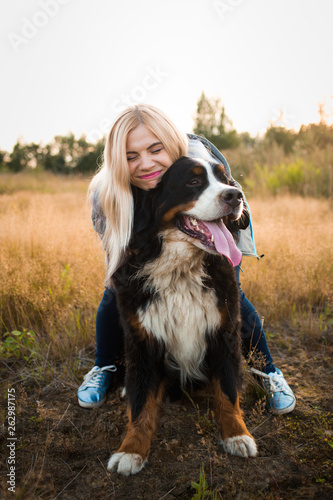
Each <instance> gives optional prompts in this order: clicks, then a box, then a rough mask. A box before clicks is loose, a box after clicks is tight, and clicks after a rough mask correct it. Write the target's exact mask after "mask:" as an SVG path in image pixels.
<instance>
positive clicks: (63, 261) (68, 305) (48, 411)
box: [0, 174, 333, 500]
mask: <svg viewBox="0 0 333 500" xmlns="http://www.w3.org/2000/svg"><path fill="white" fill-rule="evenodd" d="M87 186H88V181H87V180H84V179H75V178H70V177H67V178H65V179H64V178H61V177H56V176H51V175H44V176H42V177H40V178H39V179H36V178H32V177H30V176H28V177H26V176H24V175H23V174H21V175H16V176H9V175H7V176H1V177H0V193H2V194H1V195H0V227H1V231H0V262H1V266H0V283H1V289H0V317H1V335H2V344H1V358H2V362H1V368H0V370H1V371H0V373H1V379H2V392H1V404H2V411H1V423H2V425H3V438H4V439H3V441H2V443H3V453H2V456H3V458H2V459H1V460H2V461H3V462H2V463H3V467H2V471H6V469H7V466H6V464H5V460H6V456H7V455H8V453H7V449H6V440H7V437H8V436H7V420H6V416H7V413H6V411H7V406H6V405H7V399H6V394H7V389H8V388H15V393H16V418H17V425H16V435H17V438H18V441H17V449H16V460H17V462H16V474H17V475H16V496H15V498H19V499H51V498H60V499H76V498H82V499H83V498H84V499H88V498H92V499H102V498H105V499H106V498H117V499H122V498H124V499H125V498H133V499H134V498H135V499H137V498H147V499H156V500H158V499H162V498H165V499H169V500H170V499H172V498H184V499H185V498H196V499H199V498H223V499H229V498H230V499H231V498H237V499H238V498H239V499H245V498H246V499H266V498H267V499H286V500H289V499H291V498H293V499H296V498H297V499H298V498H300V499H301V498H321V499H328V498H332V496H333V483H332V481H333V474H332V466H333V459H332V453H333V419H332V417H333V413H332V412H333V405H332V380H333V366H332V354H333V327H332V324H333V319H332V301H333V293H332V288H333V287H332V283H333V265H332V263H333V214H332V206H331V205H330V203H329V201H327V200H323V199H311V198H300V197H290V196H283V197H282V196H281V197H276V198H273V197H272V198H268V199H250V206H251V211H252V216H253V220H254V231H255V237H256V244H257V250H258V253H259V254H265V257H264V258H262V259H261V260H260V261H257V260H256V259H253V258H244V259H243V263H242V268H243V270H244V274H243V275H242V287H243V290H244V291H245V293H246V294H247V296H248V298H249V299H250V300H251V301H252V302H253V304H254V305H255V306H256V307H257V309H258V311H259V313H260V315H262V316H264V318H265V329H266V334H267V337H268V339H269V345H270V348H271V351H272V353H273V357H274V360H275V361H276V364H277V365H278V366H279V367H280V368H281V369H282V370H283V371H284V372H285V374H288V377H287V379H288V381H289V382H290V385H291V386H292V387H293V389H294V391H295V393H296V395H297V400H298V403H297V407H296V409H295V411H294V412H293V413H292V414H290V415H288V416H281V417H272V415H271V414H269V412H268V411H267V409H266V408H265V395H264V394H262V392H261V391H260V390H259V389H258V387H257V386H256V385H255V383H254V382H253V381H252V380H250V378H249V376H248V375H247V374H246V376H245V387H244V404H243V407H244V411H245V419H246V421H247V424H248V427H249V428H250V430H252V432H253V433H254V436H255V437H256V439H257V441H258V448H259V456H258V458H256V459H254V460H251V461H242V459H239V458H237V457H229V456H227V455H225V454H224V452H222V451H221V450H220V449H218V447H217V444H216V443H217V431H216V428H215V424H214V421H213V417H212V410H211V405H212V400H211V398H210V395H209V394H208V395H206V394H205V395H202V394H201V395H198V397H197V399H196V398H194V399H193V401H192V400H188V399H186V397H185V398H184V401H182V402H181V403H179V404H175V405H174V406H173V405H169V406H168V405H167V406H166V409H165V411H166V415H165V416H164V417H162V420H161V426H160V429H159V431H158V434H157V436H156V438H155V440H154V442H153V452H152V457H151V461H150V462H149V465H148V467H147V468H146V469H145V470H144V471H143V472H142V473H141V474H140V475H139V476H137V477H133V478H130V479H126V480H124V478H118V477H117V476H116V475H115V474H111V475H110V474H107V473H106V471H105V464H106V460H107V458H108V456H109V454H110V451H112V450H114V449H116V448H117V446H118V444H119V443H120V437H121V433H122V432H123V430H124V426H125V422H126V419H125V405H124V402H122V401H121V400H120V399H119V392H118V389H115V391H114V392H113V393H112V394H110V396H109V399H108V402H107V403H106V404H105V405H104V406H103V407H102V408H101V409H100V410H97V411H89V410H83V409H80V408H79V407H78V405H77V403H76V388H77V386H78V385H79V383H80V381H81V379H82V376H83V375H84V373H85V372H86V371H87V370H88V369H89V368H90V367H91V366H92V364H93V359H94V342H95V340H94V335H95V332H94V322H95V314H96V310H97V307H98V304H99V301H100V299H101V297H102V294H103V287H104V282H103V274H104V255H103V251H102V249H101V245H100V243H99V240H98V237H97V236H96V234H95V233H94V231H93V229H92V226H91V222H90V213H89V206H88V205H87V202H86V189H87ZM12 332H14V333H12ZM198 403H200V408H199V407H198ZM201 465H203V466H204V468H205V473H206V481H207V489H206V490H205V493H206V496H204V493H198V491H199V486H197V488H196V487H195V486H193V485H192V484H191V482H196V483H199V476H200V468H201ZM200 477H201V483H203V475H202V474H201V476H200ZM6 480H7V478H6V477H5V474H2V477H1V478H0V484H1V486H2V491H3V493H2V494H1V498H3V497H4V498H14V496H13V494H12V493H11V492H8V491H7V488H8V485H7V484H6ZM133 491H135V493H133ZM196 492H197V493H196ZM213 492H214V493H213ZM195 494H197V495H198V496H196V497H195V496H194V495H195ZM3 495H4V496H3ZM200 495H201V496H200ZM214 495H215V496H214Z"/></svg>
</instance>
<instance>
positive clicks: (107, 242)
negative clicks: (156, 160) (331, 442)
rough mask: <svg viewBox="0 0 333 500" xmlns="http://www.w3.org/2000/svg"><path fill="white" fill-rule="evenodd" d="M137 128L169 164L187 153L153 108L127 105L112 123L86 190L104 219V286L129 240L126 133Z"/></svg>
mask: <svg viewBox="0 0 333 500" xmlns="http://www.w3.org/2000/svg"><path fill="white" fill-rule="evenodd" d="M138 125H144V126H145V127H147V129H148V130H149V131H150V132H152V133H153V134H154V135H156V137H158V139H159V140H160V141H161V142H162V144H163V146H164V148H165V150H166V151H167V153H168V154H169V156H170V158H171V160H172V162H175V161H176V160H177V159H178V158H180V157H181V156H185V155H186V154H187V146H188V141H187V137H186V134H184V133H182V132H181V131H179V130H178V129H177V127H176V126H175V125H174V123H172V121H171V120H170V119H169V118H168V117H167V116H166V115H165V114H164V113H163V112H162V111H161V110H159V109H157V108H155V107H154V106H151V105H148V104H138V105H136V106H130V107H129V108H127V109H126V110H125V111H123V112H122V113H121V114H120V115H119V116H118V118H117V119H116V121H115V122H114V124H113V126H112V128H111V130H110V132H109V135H108V137H107V140H106V144H105V149H104V161H103V164H102V166H101V169H100V170H99V172H98V173H97V174H96V175H95V177H94V178H93V179H92V181H91V183H90V186H89V191H88V193H89V194H90V197H92V196H97V198H98V202H99V205H100V207H101V209H102V211H103V213H104V215H105V217H106V225H105V232H104V235H103V237H102V242H103V246H104V249H105V251H106V263H107V268H106V282H107V284H108V283H109V282H110V279H111V277H112V275H113V273H114V272H115V271H116V269H117V268H118V267H119V265H120V263H121V260H122V258H123V257H124V254H125V251H126V249H127V247H128V244H129V240H130V237H131V231H132V225H133V216H134V213H133V196H132V191H131V187H130V174H129V167H128V162H127V156H126V142H127V136H128V134H129V133H130V132H131V131H132V130H134V129H135V128H136V127H137V126H138Z"/></svg>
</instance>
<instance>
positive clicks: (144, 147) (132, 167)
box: [78, 104, 296, 414]
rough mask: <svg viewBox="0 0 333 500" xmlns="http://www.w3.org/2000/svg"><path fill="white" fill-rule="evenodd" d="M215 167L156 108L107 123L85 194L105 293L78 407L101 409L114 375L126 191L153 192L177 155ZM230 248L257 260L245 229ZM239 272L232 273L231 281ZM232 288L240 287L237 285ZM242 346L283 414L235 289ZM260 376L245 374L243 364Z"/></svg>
mask: <svg viewBox="0 0 333 500" xmlns="http://www.w3.org/2000/svg"><path fill="white" fill-rule="evenodd" d="M186 155H187V156H190V157H194V158H205V159H208V160H209V159H210V160H213V161H216V160H217V161H219V162H221V163H223V164H224V166H225V168H226V169H227V170H228V172H229V173H230V169H229V166H228V163H227V161H226V160H225V158H224V156H223V155H222V154H221V153H220V152H219V151H218V150H217V149H216V148H215V147H214V146H213V145H212V144H211V143H210V142H209V141H207V140H206V139H204V138H203V137H199V136H195V135H191V134H188V135H185V134H183V133H182V132H180V131H179V130H178V129H177V128H176V126H175V125H174V124H173V123H172V122H171V120H170V119H169V118H168V117H167V116H166V115H165V114H164V113H163V112H162V111H160V110H158V109H157V108H155V107H153V106H150V105H145V104H140V105H137V106H132V107H129V108H127V109H126V110H125V111H124V112H123V113H122V114H121V115H120V116H119V117H118V119H117V120H116V121H115V123H114V125H113V126H112V128H111V131H110V133H109V136H108V138H107V141H106V146H105V151H104V163H103V165H102V168H101V169H100V171H99V172H98V173H97V174H96V175H95V177H94V178H93V180H92V182H91V184H90V187H89V193H90V199H91V202H92V220H93V225H94V228H95V230H96V231H97V233H98V234H99V235H100V237H101V239H102V243H103V247H104V249H105V252H106V288H105V292H104V296H103V298H102V301H101V303H100V305H99V307H98V310H97V316H96V344H97V349H96V359H95V366H94V367H93V368H92V369H91V370H90V371H89V373H87V374H86V375H85V377H84V381H83V384H82V385H81V386H80V387H79V389H78V401H79V405H80V406H82V407H84V408H94V407H99V406H101V405H102V404H103V403H104V402H105V400H106V393H107V391H108V389H109V388H110V386H111V383H112V380H113V377H114V372H115V371H117V369H119V368H120V365H121V358H122V352H123V342H124V334H123V331H122V329H121V326H120V324H119V313H118V309H117V302H116V296H115V292H114V290H113V288H112V275H113V273H114V272H115V270H116V269H117V268H118V267H119V266H120V265H121V262H122V261H123V259H125V258H126V249H127V246H128V243H129V239H130V236H131V229H132V223H133V213H134V210H135V207H134V206H133V205H134V203H133V196H132V190H131V185H133V186H137V187H140V188H141V189H144V190H149V189H152V188H154V187H155V186H156V185H157V183H158V182H159V181H160V179H161V178H162V176H163V174H164V173H165V172H166V170H167V169H168V168H169V167H170V166H171V165H172V163H174V162H175V161H176V160H177V159H178V158H180V157H181V156H186ZM238 246H239V248H240V250H241V251H242V253H243V255H253V256H257V254H256V249H255V245H254V239H253V233H252V225H251V224H250V226H249V228H248V229H246V230H244V231H243V230H241V231H240V238H239V242H238ZM239 271H240V267H239V266H237V268H236V273H237V277H238V282H239ZM239 285H240V284H239ZM240 296H241V315H242V329H241V333H242V343H243V350H244V354H245V356H247V358H248V361H249V364H250V368H249V371H252V372H253V373H254V374H255V375H256V376H257V377H259V379H260V380H261V381H262V384H263V385H264V386H265V387H266V389H267V390H268V393H269V405H270V407H271V410H272V412H274V413H279V414H281V413H289V412H290V411H292V410H293V409H294V407H295V403H296V399H295V396H294V394H293V392H292V390H291V389H290V387H289V385H288V384H287V382H286V380H285V379H284V377H283V374H282V373H281V371H280V370H279V369H278V368H276V366H275V365H274V364H273V359H272V356H271V354H270V352H269V349H268V346H267V342H266V337H265V333H264V330H263V326H262V323H261V321H260V318H259V316H258V313H257V312H256V310H255V308H254V307H253V305H252V304H251V303H250V302H249V301H248V299H247V298H246V297H245V295H244V293H243V292H242V290H241V289H240ZM255 360H256V362H255V365H256V366H258V361H259V362H260V364H259V366H260V367H261V370H258V369H256V368H253V366H251V364H253V362H254V361H255Z"/></svg>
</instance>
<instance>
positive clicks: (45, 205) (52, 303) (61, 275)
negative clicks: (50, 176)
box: [0, 179, 104, 358]
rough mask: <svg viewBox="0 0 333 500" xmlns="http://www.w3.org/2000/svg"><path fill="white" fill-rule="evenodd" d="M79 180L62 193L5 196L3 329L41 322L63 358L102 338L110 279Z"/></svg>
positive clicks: (52, 350) (0, 251) (0, 213)
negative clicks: (99, 318)
mask: <svg viewBox="0 0 333 500" xmlns="http://www.w3.org/2000/svg"><path fill="white" fill-rule="evenodd" d="M67 181H68V179H65V186H66V185H67V184H66V183H67ZM58 182H59V180H58ZM72 182H74V186H73V187H72V191H69V192H61V190H60V189H59V188H60V187H61V185H60V184H58V186H56V189H55V191H56V192H55V194H49V193H44V192H38V191H37V192H36V191H35V192H29V191H24V192H21V191H20V192H17V193H14V194H12V195H2V196H0V227H1V232H0V260H1V267H0V282H1V290H0V318H1V332H2V333H4V332H6V331H13V330H19V331H23V330H24V329H26V330H33V331H34V332H35V333H36V334H37V338H38V341H39V343H40V345H43V346H44V347H43V349H47V351H48V354H49V355H52V356H54V357H56V358H60V357H64V356H71V355H72V354H74V355H76V354H77V351H78V349H80V348H82V347H84V346H86V345H87V344H89V343H91V342H93V341H94V332H95V323H94V322H95V314H96V310H97V306H98V303H99V300H100V299H101V296H102V294H103V285H104V281H103V276H104V256H103V252H102V250H101V248H100V244H99V239H98V237H97V236H96V233H95V232H94V231H93V229H92V226H91V221H90V212H89V207H88V205H87V203H86V194H85V192H81V189H77V188H78V185H80V187H81V182H82V181H77V183H76V184H75V181H72ZM85 184H86V186H85V191H86V188H87V185H88V183H87V181H86V182H85Z"/></svg>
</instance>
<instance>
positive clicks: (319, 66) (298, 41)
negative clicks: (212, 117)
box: [0, 0, 333, 150]
mask: <svg viewBox="0 0 333 500" xmlns="http://www.w3.org/2000/svg"><path fill="white" fill-rule="evenodd" d="M43 6H44V7H43ZM0 8H1V11H0V33H1V63H2V64H1V66H2V72H1V73H2V75H1V80H0V81H1V85H2V90H1V92H0V109H1V118H2V126H1V133H0V148H2V149H6V150H11V148H12V147H13V145H14V143H15V142H16V139H17V138H18V137H19V136H21V137H23V138H24V140H25V141H28V142H31V141H34V142H37V143H38V142H39V141H44V142H47V141H49V140H50V139H51V138H52V137H53V136H54V135H56V134H67V133H68V132H69V131H73V132H74V133H75V134H76V135H78V136H79V135H81V133H86V134H90V135H89V137H90V138H92V137H94V136H97V134H100V135H102V131H103V130H104V131H105V130H106V129H107V128H109V126H110V121H112V120H113V119H114V118H115V116H116V115H117V112H118V110H119V109H121V107H125V106H126V105H127V104H128V103H132V104H133V103H136V102H149V103H151V104H153V105H155V106H157V107H159V108H161V109H163V110H164V111H165V112H166V113H167V114H168V115H169V116H170V117H171V118H172V119H173V120H174V121H175V122H176V123H177V124H178V125H179V126H180V127H181V128H182V129H184V130H185V131H187V132H190V131H191V130H192V127H193V116H194V114H195V111H196V102H197V99H198V98H199V96H200V94H201V91H202V90H204V91H205V93H206V95H207V96H208V97H212V96H220V97H221V99H222V101H223V103H224V105H225V109H226V113H227V115H228V116H229V117H230V118H231V120H232V121H233V125H234V127H235V128H236V129H237V130H238V131H239V132H241V131H245V130H247V131H249V132H250V133H251V134H252V135H255V134H257V133H258V132H260V131H264V130H265V128H266V127H267V126H268V124H269V121H270V120H272V119H273V120H274V119H275V120H277V119H278V116H279V110H281V109H282V110H283V111H284V118H283V122H284V124H285V125H286V126H287V127H288V128H295V129H298V128H299V126H300V125H301V124H302V123H310V122H316V121H318V118H319V115H318V112H317V111H318V103H319V102H323V100H324V99H326V110H327V113H328V114H331V118H332V110H333V36H332V31H333V30H332V19H333V2H331V1H329V0H316V1H314V0H220V1H218V0H163V1H162V0H94V1H93V0H90V1H89V0H16V1H12V2H2V3H1V7H0ZM20 37H21V38H20ZM15 46H16V48H15ZM102 122H104V123H102Z"/></svg>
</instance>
